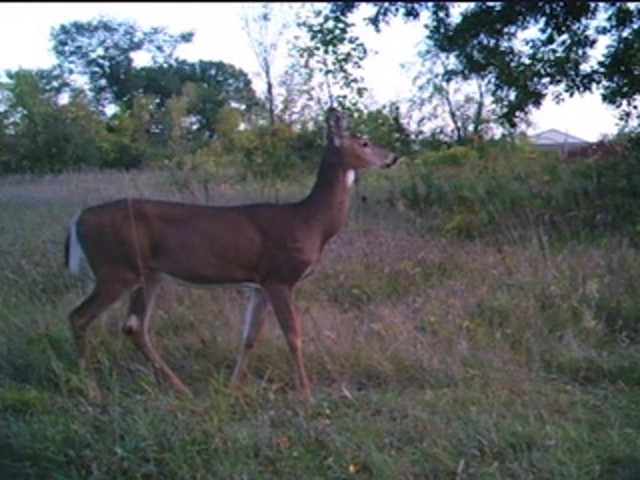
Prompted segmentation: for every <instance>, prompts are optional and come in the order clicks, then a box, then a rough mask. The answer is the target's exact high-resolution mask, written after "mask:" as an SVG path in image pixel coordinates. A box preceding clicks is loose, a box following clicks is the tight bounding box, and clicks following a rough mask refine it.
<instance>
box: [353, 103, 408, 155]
mask: <svg viewBox="0 0 640 480" xmlns="http://www.w3.org/2000/svg"><path fill="white" fill-rule="evenodd" d="M351 123H352V129H353V130H354V131H357V132H360V133H362V134H365V135H367V136H368V137H369V138H370V139H371V141H372V142H373V143H375V144H376V145H384V146H385V147H386V148H389V149H390V150H392V151H394V152H396V153H397V154H398V155H405V154H408V153H409V152H410V151H411V150H412V147H413V141H412V140H413V139H412V136H411V133H410V132H409V130H408V128H407V127H406V126H405V125H404V124H403V123H402V120H401V119H400V110H399V108H398V106H397V105H396V104H393V103H391V104H389V105H385V106H383V107H381V108H378V109H376V110H370V111H366V112H364V111H358V112H356V114H355V115H354V116H353V120H352V122H351Z"/></svg>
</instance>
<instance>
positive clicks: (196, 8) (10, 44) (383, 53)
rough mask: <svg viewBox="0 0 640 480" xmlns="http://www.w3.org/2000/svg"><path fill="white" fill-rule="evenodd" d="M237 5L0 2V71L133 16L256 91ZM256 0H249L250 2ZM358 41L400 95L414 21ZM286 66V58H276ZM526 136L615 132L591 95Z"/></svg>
mask: <svg viewBox="0 0 640 480" xmlns="http://www.w3.org/2000/svg"><path fill="white" fill-rule="evenodd" d="M248 5H251V4H246V3H245V4H242V3H190V2H180V3H173V2H167V3H136V2H133V3H124V2H123V3H111V2H100V3H91V2H85V3H64V2H61V3H0V45H2V49H1V50H0V71H3V72H4V71H5V70H7V69H9V70H13V69H17V68H20V67H22V68H46V67H49V66H51V65H52V64H53V63H54V62H55V58H54V56H53V54H52V53H51V51H50V49H51V42H50V39H49V35H50V32H51V29H52V28H53V27H56V26H58V25H60V24H63V23H68V22H71V21H74V20H82V21H86V20H90V19H93V18H95V17H97V16H99V15H105V16H108V17H112V18H116V19H119V20H133V21H135V22H136V23H137V24H138V25H139V26H141V27H143V28H148V27H152V26H165V27H167V28H168V29H169V31H170V32H172V33H178V32H182V31H187V30H193V31H194V32H195V36H194V39H193V42H192V43H191V44H189V45H186V46H183V47H181V49H180V50H178V52H177V53H178V56H180V57H182V58H185V59H187V60H191V61H195V60H220V61H224V62H228V63H231V64H233V65H235V66H237V67H240V68H242V69H243V70H245V71H246V72H247V73H248V74H249V75H250V76H251V77H252V79H253V80H254V85H255V86H256V88H257V89H260V88H261V87H262V83H261V82H260V76H259V75H258V64H257V62H256V59H255V56H254V54H253V52H252V50H251V47H250V44H249V41H248V39H247V37H246V35H245V33H244V31H243V29H242V21H241V12H242V9H243V8H247V6H248ZM253 5H255V4H253ZM359 32H360V34H361V38H362V39H363V41H364V42H365V44H366V45H367V47H368V48H369V49H371V50H374V51H376V52H377V54H376V55H374V56H372V57H371V58H369V59H368V60H367V62H366V64H365V75H364V77H365V80H366V84H367V87H369V89H370V90H371V92H372V94H373V96H374V97H375V98H376V99H377V100H378V101H379V102H385V101H389V100H394V99H397V98H399V97H404V96H406V94H407V92H409V91H410V89H411V83H410V79H409V78H407V75H406V74H405V73H404V72H403V70H402V69H401V66H400V65H401V64H402V63H405V62H409V61H412V60H414V59H415V58H416V52H417V48H416V45H417V43H418V42H419V40H420V39H421V38H422V36H423V33H422V28H421V27H420V25H418V24H417V23H412V24H405V23H404V22H402V21H401V20H396V21H393V22H392V24H391V25H390V26H389V27H387V28H385V29H384V30H383V31H382V33H380V34H376V33H375V32H373V30H372V29H370V28H363V29H361V30H359ZM282 63H284V62H282ZM532 120H533V122H534V125H533V128H532V129H531V132H530V133H534V132H536V131H540V130H546V129H549V128H556V129H558V130H561V131H566V132H569V133H571V134H573V135H576V136H578V137H581V138H584V139H585V140H590V141H594V140H597V139H598V138H599V137H600V136H601V135H602V134H611V133H614V132H615V130H616V125H615V116H614V114H613V110H612V109H610V108H608V107H606V106H604V105H603V104H602V102H601V101H600V100H599V97H598V96H597V95H588V96H585V97H580V98H573V99H571V100H568V101H566V102H564V103H563V104H561V105H555V104H553V103H552V102H551V101H550V100H549V101H547V102H545V104H544V105H543V107H542V108H541V109H540V110H539V111H537V112H535V113H534V114H533V115H532Z"/></svg>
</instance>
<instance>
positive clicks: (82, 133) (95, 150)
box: [2, 70, 104, 172]
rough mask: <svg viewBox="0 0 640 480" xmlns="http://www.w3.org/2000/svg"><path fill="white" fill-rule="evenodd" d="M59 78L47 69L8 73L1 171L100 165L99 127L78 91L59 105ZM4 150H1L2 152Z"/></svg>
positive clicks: (52, 170) (57, 169)
mask: <svg viewBox="0 0 640 480" xmlns="http://www.w3.org/2000/svg"><path fill="white" fill-rule="evenodd" d="M60 88H61V85H60V84H59V83H58V74H57V72H55V71H52V70H35V71H32V70H17V71H14V72H7V81H6V82H5V83H4V84H3V85H2V92H3V95H2V97H3V103H4V108H3V115H2V119H3V129H2V130H3V137H4V139H3V140H4V143H5V145H6V144H7V142H8V143H9V144H10V145H11V147H12V148H11V150H10V151H6V150H5V152H4V153H5V154H4V155H3V156H4V158H3V164H2V169H3V171H4V172H58V171H62V170H66V169H69V168H77V167H79V166H82V165H87V166H95V167H98V166H100V163H101V162H102V160H103V155H104V150H103V140H104V138H103V134H104V123H103V122H102V119H101V118H100V116H99V114H98V113H97V112H96V111H95V110H94V109H92V107H91V105H90V102H89V98H88V96H87V95H86V93H85V92H84V91H82V90H81V89H72V90H71V91H70V92H68V98H67V99H66V101H64V102H61V99H60V95H59V94H58V92H59V91H60ZM3 150H4V149H3Z"/></svg>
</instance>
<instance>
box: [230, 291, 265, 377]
mask: <svg viewBox="0 0 640 480" xmlns="http://www.w3.org/2000/svg"><path fill="white" fill-rule="evenodd" d="M268 306H269V299H268V298H267V295H266V294H265V292H264V291H263V290H262V288H260V287H256V288H254V289H253V291H252V292H251V299H250V300H249V305H248V306H247V312H246V315H245V324H244V333H243V335H242V345H241V346H240V351H239V352H238V358H237V360H236V366H235V368H234V370H233V376H232V377H231V386H232V387H235V388H237V387H239V386H240V385H242V383H243V382H244V380H245V377H246V368H247V362H248V361H249V355H250V354H251V351H252V350H253V348H254V347H255V345H256V343H257V342H258V338H259V336H260V332H261V331H262V327H263V326H264V323H265V320H266V319H267V316H266V313H267V307H268Z"/></svg>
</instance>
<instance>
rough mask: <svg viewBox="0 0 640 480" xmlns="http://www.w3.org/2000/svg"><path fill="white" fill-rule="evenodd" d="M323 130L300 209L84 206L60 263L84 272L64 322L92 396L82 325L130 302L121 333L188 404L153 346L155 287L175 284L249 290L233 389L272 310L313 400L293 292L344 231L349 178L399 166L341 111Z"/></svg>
mask: <svg viewBox="0 0 640 480" xmlns="http://www.w3.org/2000/svg"><path fill="white" fill-rule="evenodd" d="M326 127H327V128H326V132H327V135H326V145H325V148H324V153H323V155H322V158H321V161H320V165H319V169H318V172H317V176H316V180H315V183H314V185H313V187H312V189H311V191H310V193H309V194H308V195H307V196H306V197H304V198H303V199H301V200H299V201H297V202H292V203H266V202H265V203H250V204H240V205H207V204H195V203H184V202H174V201H168V200H154V199H145V198H131V197H124V198H120V199H117V200H113V201H109V202H106V203H102V204H98V205H93V206H88V207H86V208H84V209H83V210H81V211H80V212H79V213H78V214H77V215H76V216H75V217H74V219H73V220H72V221H71V223H70V225H69V230H68V233H67V236H66V240H65V263H66V266H67V268H68V269H69V270H70V271H71V272H72V273H76V274H78V273H79V272H80V270H81V265H83V264H88V266H89V269H90V270H91V273H92V274H93V279H94V285H93V290H92V291H91V292H90V294H89V295H88V296H87V297H86V298H85V299H84V300H82V302H80V303H79V304H78V305H77V306H76V307H75V308H74V309H73V310H72V311H71V312H70V313H69V316H68V320H69V323H70V326H71V331H72V334H73V339H74V341H75V346H76V350H77V354H78V357H79V363H80V368H81V371H83V372H85V373H87V375H86V376H85V378H86V381H87V382H88V383H89V387H90V389H89V391H90V392H92V391H93V392H94V393H95V391H96V389H97V386H96V384H95V383H94V381H93V380H91V374H90V372H89V364H88V356H89V352H88V338H87V332H88V327H89V325H90V324H91V322H92V321H93V320H94V319H96V318H97V317H98V316H100V315H101V314H102V313H103V312H104V311H106V310H107V309H108V308H109V307H110V306H111V305H112V304H114V303H115V302H116V301H117V300H118V299H120V298H121V297H122V296H123V295H125V294H128V295H129V303H128V310H127V316H126V319H125V320H124V322H123V324H122V327H121V329H122V331H123V333H124V334H126V335H128V336H129V337H130V338H131V339H132V340H133V342H134V344H135V346H136V347H137V348H138V349H139V350H140V352H141V353H142V355H143V356H144V357H145V358H146V360H147V361H148V362H149V363H150V364H151V367H152V370H153V372H154V375H155V377H156V380H157V381H158V383H160V384H165V383H168V384H169V385H170V386H171V387H173V389H174V390H175V391H176V393H177V394H178V395H182V396H184V397H193V394H192V392H191V390H190V389H189V388H188V387H187V386H186V385H185V384H184V383H183V382H182V380H181V379H180V378H178V376H177V375H176V374H175V373H174V372H173V371H172V370H171V368H169V366H168V365H167V364H166V363H165V362H164V361H163V360H162V358H161V357H160V355H159V354H158V352H157V351H156V349H155V348H154V346H153V344H152V342H151V338H150V323H151V314H152V310H153V307H154V302H155V299H156V295H157V293H158V289H159V287H160V286H161V285H162V284H163V283H164V282H165V281H177V282H178V283H180V284H186V285H191V286H215V285H239V286H244V287H247V288H248V289H249V291H250V295H249V303H248V306H247V307H246V313H245V320H244V331H243V334H242V341H241V345H240V349H239V351H238V353H237V358H236V361H235V368H234V370H233V373H232V375H231V382H230V384H231V387H232V388H237V387H240V386H242V385H243V384H244V382H245V380H246V376H247V363H248V360H249V355H250V353H251V351H252V350H253V349H254V347H255V345H256V344H257V341H258V338H259V335H260V332H261V330H262V328H263V326H264V324H265V320H266V318H267V315H266V313H267V311H268V310H269V308H270V309H271V310H272V311H273V313H274V314H275V317H276V319H277V321H278V323H279V327H280V329H281V331H282V333H283V335H284V338H285V341H286V343H287V345H288V349H289V351H290V356H291V358H292V364H293V373H294V379H295V387H296V389H295V390H296V394H297V395H299V397H301V398H302V399H303V400H304V401H307V402H309V401H312V400H313V397H312V390H311V382H310V380H309V376H308V375H307V371H306V369H305V364H304V359H303V348H302V347H303V345H302V330H301V320H300V317H299V315H298V313H297V311H296V309H295V306H294V302H293V294H294V289H295V288H296V286H297V285H298V284H299V283H300V282H301V281H302V280H304V279H306V278H307V277H309V276H310V275H311V274H312V273H313V271H314V270H315V269H316V267H317V266H318V264H319V261H320V257H321V254H322V252H323V249H324V247H325V245H326V244H327V242H328V241H329V240H330V239H331V238H333V237H334V236H335V235H336V234H337V233H338V231H339V230H340V228H341V227H342V226H343V225H344V224H345V223H346V221H347V218H348V212H349V207H350V193H351V189H352V186H353V183H354V179H355V175H356V172H357V171H359V170H363V169H381V168H389V167H391V166H392V165H394V164H395V163H396V162H397V161H398V159H399V157H398V156H397V155H396V154H394V153H392V152H391V151H389V150H387V149H385V148H382V147H379V146H377V145H374V144H373V143H371V141H369V139H368V138H367V137H365V136H360V135H356V134H353V133H351V132H350V130H349V122H348V120H347V118H346V116H345V115H344V114H343V113H341V112H340V111H338V110H335V109H330V110H329V111H328V113H327V116H326Z"/></svg>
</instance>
